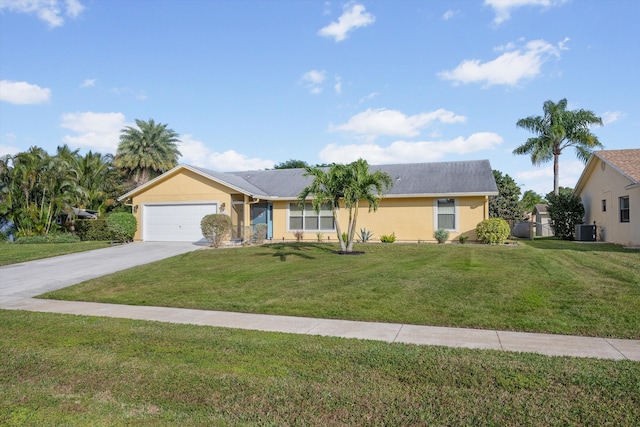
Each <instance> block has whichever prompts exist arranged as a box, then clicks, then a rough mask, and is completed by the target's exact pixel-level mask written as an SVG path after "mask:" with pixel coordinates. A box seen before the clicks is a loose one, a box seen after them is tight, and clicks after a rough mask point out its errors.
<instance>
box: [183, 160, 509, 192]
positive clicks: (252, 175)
mask: <svg viewBox="0 0 640 427" xmlns="http://www.w3.org/2000/svg"><path fill="white" fill-rule="evenodd" d="M190 168H192V169H195V170H198V171H200V172H201V173H202V174H204V175H208V176H210V177H211V178H213V179H215V180H216V181H219V182H222V183H225V184H227V185H229V186H232V187H234V188H237V189H239V190H242V191H243V192H245V193H247V194H251V195H254V196H256V197H258V196H259V197H262V198H267V199H276V198H279V199H295V198H297V196H298V194H300V192H301V191H302V189H303V188H304V187H306V186H307V185H309V184H310V183H311V180H312V178H310V177H305V176H304V174H305V170H304V169H276V170H258V171H242V172H216V171H212V170H208V169H203V168H196V167H193V166H190ZM370 168H371V170H372V171H376V170H380V171H383V172H386V173H388V174H389V175H391V178H392V179H393V187H392V188H391V189H390V190H389V192H388V193H387V197H390V196H394V195H395V196H400V195H402V196H411V195H443V196H444V195H461V194H477V195H497V194H498V188H497V186H496V182H495V180H494V178H493V172H492V170H491V165H490V163H489V161H488V160H471V161H460V162H438V163H410V164H392V165H377V166H376V165H372V166H371V167H370Z"/></svg>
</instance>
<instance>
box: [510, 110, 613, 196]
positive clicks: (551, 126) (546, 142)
mask: <svg viewBox="0 0 640 427" xmlns="http://www.w3.org/2000/svg"><path fill="white" fill-rule="evenodd" d="M542 110H543V111H544V116H529V117H527V118H524V119H520V120H518V122H517V123H516V126H518V127H521V128H523V129H526V130H528V131H531V132H533V133H535V134H536V135H538V136H537V137H534V138H529V139H527V142H525V143H524V144H522V145H520V146H519V147H517V148H516V149H515V150H513V154H530V155H531V163H533V164H534V165H540V164H542V163H546V162H549V161H550V160H551V159H553V192H554V194H556V195H558V191H559V190H558V189H559V183H558V174H559V157H560V154H562V151H563V150H564V149H565V148H567V147H574V148H575V150H576V156H577V157H578V158H579V159H580V160H582V161H583V162H586V161H587V160H588V159H589V156H590V155H591V153H592V152H593V149H594V148H600V147H603V145H602V144H601V143H600V141H599V140H598V137H597V136H595V135H594V134H592V133H591V131H590V127H591V126H593V125H602V119H601V118H600V117H598V116H596V115H595V114H594V113H593V112H592V111H589V110H582V109H581V110H572V111H567V100H566V99H561V100H560V101H559V102H558V103H557V104H555V103H553V101H546V102H545V103H544V105H543V106H542Z"/></svg>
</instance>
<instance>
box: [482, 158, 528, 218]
mask: <svg viewBox="0 0 640 427" xmlns="http://www.w3.org/2000/svg"><path fill="white" fill-rule="evenodd" d="M493 178H494V179H495V180H496V185H497V186H498V195H497V196H489V217H490V218H502V219H504V220H507V221H519V220H521V219H522V218H523V216H524V215H523V212H522V208H521V207H520V187H518V184H516V182H515V181H514V180H513V178H511V177H510V176H509V175H504V176H503V175H502V172H500V171H497V170H494V171H493Z"/></svg>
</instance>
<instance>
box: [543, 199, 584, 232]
mask: <svg viewBox="0 0 640 427" xmlns="http://www.w3.org/2000/svg"><path fill="white" fill-rule="evenodd" d="M547 198H548V199H549V205H548V206H547V212H549V222H550V224H551V228H552V229H553V232H554V234H555V235H556V236H558V237H562V238H563V239H564V240H573V239H574V237H575V236H574V235H575V226H576V224H582V221H583V219H584V213H585V211H584V205H583V204H582V200H581V199H580V197H579V196H578V195H577V194H575V193H574V192H573V191H560V193H559V194H554V193H549V195H548V196H547Z"/></svg>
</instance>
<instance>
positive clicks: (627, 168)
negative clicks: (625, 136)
mask: <svg viewBox="0 0 640 427" xmlns="http://www.w3.org/2000/svg"><path fill="white" fill-rule="evenodd" d="M594 154H595V155H596V156H598V157H599V158H600V159H602V160H603V161H605V162H606V163H608V164H609V165H610V166H612V167H614V168H616V169H617V170H618V171H619V172H620V173H622V174H623V175H625V176H626V177H627V178H629V179H630V180H632V181H634V183H635V184H638V183H640V148H633V149H629V150H602V151H596V152H595V153H594Z"/></svg>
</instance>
